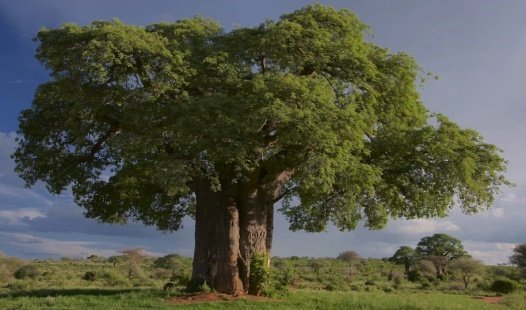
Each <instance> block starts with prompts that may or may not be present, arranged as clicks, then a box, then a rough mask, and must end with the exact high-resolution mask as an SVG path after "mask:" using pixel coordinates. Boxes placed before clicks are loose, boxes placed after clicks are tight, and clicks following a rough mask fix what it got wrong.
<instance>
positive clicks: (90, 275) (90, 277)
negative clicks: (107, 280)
mask: <svg viewBox="0 0 526 310" xmlns="http://www.w3.org/2000/svg"><path fill="white" fill-rule="evenodd" d="M82 279H83V280H86V281H92V282H93V281H95V273H94V272H92V271H88V272H86V273H85V274H84V277H82Z"/></svg>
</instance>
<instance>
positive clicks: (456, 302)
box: [0, 255, 526, 310]
mask: <svg viewBox="0 0 526 310" xmlns="http://www.w3.org/2000/svg"><path fill="white" fill-rule="evenodd" d="M131 262H133V264H132V263H131ZM190 268H191V259H190V258H184V257H180V256H178V255H172V256H166V257H163V258H141V259H138V260H136V261H133V260H129V259H128V260H126V259H124V258H122V257H114V258H113V259H111V258H110V259H106V258H100V257H90V258H87V259H70V258H62V259H60V260H54V259H47V260H34V261H24V260H20V259H18V258H14V257H0V310H11V309H13V310H14V309H93V310H95V309H229V310H231V309H302V310H308V309H426V310H427V309H477V310H484V309H526V291H525V290H524V283H521V282H522V281H521V277H520V274H519V273H517V270H516V269H515V268H513V267H510V266H486V268H485V269H484V270H482V271H481V272H480V273H479V274H477V275H476V276H475V277H474V278H473V280H472V284H471V285H470V288H469V289H464V285H463V284H462V282H461V281H460V279H459V276H458V274H455V273H453V272H452V273H451V274H450V275H449V276H448V278H447V279H443V280H437V279H435V277H434V276H433V275H430V274H427V275H426V274H425V273H424V271H423V273H422V275H423V276H422V277H421V278H420V279H419V280H418V281H409V280H408V279H407V277H406V276H405V275H404V273H403V269H402V268H403V267H401V266H395V265H392V264H391V263H389V262H386V261H383V260H380V259H362V260H361V261H360V262H359V263H355V264H354V265H353V268H352V270H351V268H350V267H349V264H348V263H345V262H342V261H340V260H336V259H332V258H327V259H313V258H308V257H303V258H297V257H292V258H273V268H274V269H275V270H277V271H278V272H277V274H279V275H287V278H286V279H287V283H288V286H289V287H291V288H292V289H291V290H290V294H288V295H286V296H285V297H282V298H272V299H271V298H267V299H264V298H249V297H247V298H241V299H238V300H232V298H231V297H228V296H226V295H218V294H210V295H198V296H197V297H192V298H191V299H192V302H191V303H188V299H189V297H188V295H184V293H183V287H184V285H183V283H186V282H187V281H188V279H189V278H188V277H189V272H190ZM22 271H23V272H22ZM502 277H505V278H514V279H516V280H517V282H516V289H515V292H514V293H512V294H505V295H504V296H503V297H502V298H501V299H500V300H499V304H488V303H487V301H485V300H484V296H496V295H497V294H496V293H495V292H492V291H491V289H490V286H491V285H490V284H491V283H493V281H495V279H499V278H502ZM282 279H283V278H282ZM168 281H172V282H174V283H177V284H178V286H177V288H175V289H173V290H171V291H163V289H162V287H163V285H164V283H166V282H168ZM196 299H197V300H198V301H199V302H197V303H196V302H195V300H196Z"/></svg>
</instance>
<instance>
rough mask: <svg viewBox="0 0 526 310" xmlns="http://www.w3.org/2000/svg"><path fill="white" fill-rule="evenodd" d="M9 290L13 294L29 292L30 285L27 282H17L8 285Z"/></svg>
mask: <svg viewBox="0 0 526 310" xmlns="http://www.w3.org/2000/svg"><path fill="white" fill-rule="evenodd" d="M7 288H9V289H10V290H11V291H12V292H20V291H26V290H28V289H29V288H30V285H29V283H28V282H25V281H17V282H14V283H11V284H8V285H7Z"/></svg>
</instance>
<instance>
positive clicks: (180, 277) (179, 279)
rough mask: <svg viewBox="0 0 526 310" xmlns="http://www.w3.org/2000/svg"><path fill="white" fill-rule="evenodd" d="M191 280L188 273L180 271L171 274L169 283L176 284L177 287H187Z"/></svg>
mask: <svg viewBox="0 0 526 310" xmlns="http://www.w3.org/2000/svg"><path fill="white" fill-rule="evenodd" d="M191 279H192V275H191V274H190V272H189V271H181V272H178V273H173V274H172V276H171V277H170V281H172V282H176V283H177V284H179V285H188V282H190V280H191Z"/></svg>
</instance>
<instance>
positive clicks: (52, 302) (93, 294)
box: [0, 288, 526, 310]
mask: <svg viewBox="0 0 526 310" xmlns="http://www.w3.org/2000/svg"><path fill="white" fill-rule="evenodd" d="M175 294H176V292H172V293H170V292H164V291H162V290H160V289H146V288H137V289H86V288H79V289H39V290H30V291H26V292H18V293H13V294H9V295H7V294H3V295H0V309H3V310H14V309H28V310H30V309H174V308H176V309H229V310H231V309H302V310H309V309H375V310H376V309H379V310H382V309H386V310H387V309H389V310H391V309H408V310H413V309H425V310H428V309H448V310H450V309H451V310H453V309H462V310H464V309H477V310H484V309H526V298H525V296H524V294H516V295H511V296H510V297H509V300H508V301H507V302H505V303H504V304H503V305H490V304H486V303H484V301H483V300H482V299H475V298H472V297H470V296H468V295H451V294H443V293H436V292H432V293H426V294H421V293H418V294H415V293H384V292H327V291H319V290H297V291H293V292H292V293H291V294H290V295H289V296H288V297H286V298H283V299H280V300H270V301H254V300H247V299H242V300H238V301H230V302H216V303H198V304H186V305H174V304H171V303H170V302H169V300H170V298H172V297H174V295H175Z"/></svg>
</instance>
